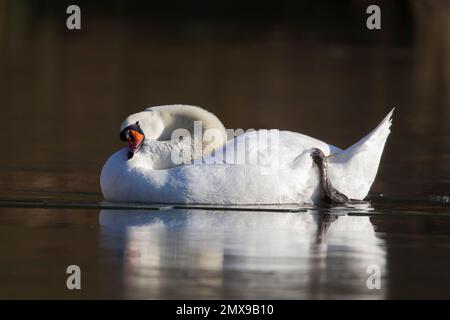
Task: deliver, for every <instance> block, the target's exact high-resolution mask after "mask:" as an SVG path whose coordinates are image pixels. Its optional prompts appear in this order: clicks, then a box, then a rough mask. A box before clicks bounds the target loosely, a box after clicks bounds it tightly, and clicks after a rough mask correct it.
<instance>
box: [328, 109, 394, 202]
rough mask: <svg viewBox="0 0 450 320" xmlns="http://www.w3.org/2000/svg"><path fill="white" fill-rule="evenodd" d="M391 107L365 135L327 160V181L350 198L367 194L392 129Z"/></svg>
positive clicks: (357, 197)
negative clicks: (328, 179) (328, 178)
mask: <svg viewBox="0 0 450 320" xmlns="http://www.w3.org/2000/svg"><path fill="white" fill-rule="evenodd" d="M394 109H395V108H393V109H392V110H391V111H390V112H389V113H388V114H387V116H386V117H385V118H384V119H383V121H381V122H380V124H379V125H378V126H377V127H376V128H375V129H374V130H373V131H372V132H370V133H369V134H368V135H366V136H365V137H364V138H362V139H361V140H359V141H358V142H357V143H355V144H353V145H352V146H350V147H349V148H347V149H345V150H342V151H341V152H339V153H336V154H334V155H333V156H331V157H330V158H329V160H328V162H329V168H330V169H329V175H330V180H331V182H332V183H333V185H334V187H336V189H338V190H339V191H341V192H343V193H344V194H345V195H347V196H348V197H349V198H353V199H358V200H362V199H364V198H365V197H366V196H367V194H368V193H369V190H370V187H371V186H372V183H373V181H374V180H375V176H376V174H377V171H378V166H379V164H380V159H381V155H382V154H383V150H384V145H385V143H386V140H387V137H388V136H389V133H390V132H391V130H390V127H391V124H392V114H393V112H394Z"/></svg>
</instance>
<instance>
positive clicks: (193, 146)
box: [100, 105, 393, 204]
mask: <svg viewBox="0 0 450 320" xmlns="http://www.w3.org/2000/svg"><path fill="white" fill-rule="evenodd" d="M392 113H393V110H392V111H391V112H389V114H388V115H387V116H386V117H385V118H384V119H383V121H382V122H381V123H380V124H379V125H378V126H377V127H376V128H375V130H373V131H372V132H371V133H370V134H368V135H367V136H366V137H364V138H363V139H361V140H360V141H358V142H357V143H355V144H354V145H352V146H351V147H349V148H347V149H345V150H341V149H339V148H337V147H335V146H332V145H329V144H327V143H325V142H322V141H319V140H317V139H314V138H311V137H308V136H306V135H303V134H300V133H295V132H289V131H278V130H270V131H268V130H258V131H253V132H247V133H245V134H242V135H239V136H238V137H236V138H234V139H230V140H229V141H227V142H226V143H225V144H224V141H225V137H226V133H225V129H224V127H223V125H222V123H221V122H220V121H219V120H218V119H217V117H215V116H214V115H213V114H211V113H209V112H207V111H206V110H203V109H201V108H199V107H194V106H185V105H171V106H158V107H152V108H148V109H146V110H145V111H143V112H139V113H136V114H133V115H131V116H129V117H128V118H127V119H126V120H125V121H124V122H123V123H122V125H121V139H122V140H124V141H128V149H127V148H123V149H121V150H119V151H118V152H116V153H114V154H113V155H112V156H111V157H110V158H109V159H108V160H107V162H106V163H105V165H104V166H103V169H102V173H101V177H100V184H101V189H102V192H103V196H104V197H105V199H106V200H111V201H139V202H140V201H142V202H157V203H208V204H288V203H317V202H319V201H320V200H321V199H322V198H323V196H324V193H325V195H327V196H328V198H330V197H331V198H332V200H336V199H338V202H339V201H340V200H342V199H344V200H343V201H342V202H345V201H346V199H347V197H348V198H351V199H359V200H362V199H364V198H365V197H366V196H367V194H368V192H369V189H370V187H371V185H372V183H373V181H374V179H375V176H376V173H377V170H378V166H379V163H380V158H381V155H382V153H383V149H384V145H385V142H386V139H387V137H388V135H389V132H390V125H391V117H392ZM197 121H201V123H200V122H197ZM199 123H200V125H198V124H199ZM176 129H183V130H182V132H183V133H184V134H183V135H184V136H185V137H189V136H188V135H187V134H193V133H194V138H193V139H192V140H191V139H182V140H181V139H175V138H174V135H173V133H174V132H175V130H176ZM196 131H197V133H198V131H199V132H200V133H201V134H204V136H203V139H201V140H200V141H199V140H198V139H196V138H195V133H196ZM178 135H179V134H178V133H177V134H176V136H178ZM212 150H214V152H212V153H211V151H212ZM189 151H193V152H189ZM186 155H187V156H186ZM325 156H326V157H327V158H324V157H325ZM313 158H314V160H313ZM182 159H184V160H186V159H188V160H191V159H195V161H194V163H193V164H181V165H180V161H181V160H182ZM327 165H328V168H327ZM333 186H334V187H333ZM337 190H339V191H337ZM336 195H338V196H337V197H336Z"/></svg>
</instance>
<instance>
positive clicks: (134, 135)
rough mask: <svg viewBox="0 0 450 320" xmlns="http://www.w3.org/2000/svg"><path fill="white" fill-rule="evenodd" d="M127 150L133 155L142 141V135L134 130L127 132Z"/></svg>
mask: <svg viewBox="0 0 450 320" xmlns="http://www.w3.org/2000/svg"><path fill="white" fill-rule="evenodd" d="M127 141H128V148H129V149H130V151H131V152H133V153H135V152H136V151H137V150H138V149H139V147H140V146H141V144H142V141H144V135H143V134H141V133H139V132H137V131H136V130H130V131H128V140H127Z"/></svg>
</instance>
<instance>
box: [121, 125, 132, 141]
mask: <svg viewBox="0 0 450 320" xmlns="http://www.w3.org/2000/svg"><path fill="white" fill-rule="evenodd" d="M129 137H130V135H129V130H128V129H127V128H125V129H123V130H122V131H121V132H120V140H122V141H128V138H129Z"/></svg>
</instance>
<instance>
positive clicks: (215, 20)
mask: <svg viewBox="0 0 450 320" xmlns="http://www.w3.org/2000/svg"><path fill="white" fill-rule="evenodd" d="M70 4H77V5H78V6H80V8H81V30H68V29H67V28H66V19H67V17H68V16H69V15H68V14H66V8H67V6H69V5H70ZM371 4H377V5H379V6H380V8H381V30H368V29H367V27H366V19H367V18H368V17H369V14H367V13H366V9H367V7H368V6H369V5H371ZM172 103H185V104H194V105H199V106H202V107H204V108H206V109H208V110H209V111H211V112H213V113H215V114H216V115H217V116H218V117H219V118H220V119H221V120H222V121H223V123H224V124H225V126H226V127H227V128H243V129H248V128H280V129H286V130H293V131H298V132H302V133H305V134H307V135H310V136H313V137H316V138H319V139H321V140H324V141H326V142H328V143H331V144H334V145H337V146H339V147H341V148H346V147H347V146H349V145H351V144H353V143H354V142H356V141H357V140H358V139H360V138H361V137H362V136H364V135H365V134H366V133H368V132H369V131H371V130H372V129H373V128H374V127H375V126H376V125H377V124H378V123H379V121H381V119H382V118H383V117H384V116H385V115H386V113H387V112H388V111H389V110H390V109H391V108H392V107H396V111H395V114H394V122H393V127H392V135H391V136H390V138H389V140H388V143H387V145H386V149H385V154H384V155H383V158H382V162H381V166H380V170H379V174H378V177H377V180H376V182H375V184H374V186H373V189H372V192H374V193H384V194H389V195H395V196H407V197H421V196H429V195H439V196H442V195H449V194H450V125H449V119H450V1H445V0H441V1H440V0H434V1H425V0H423V1H422V0H415V1H414V0H411V1H375V2H374V1H364V0H360V1H356V0H354V1H312V0H306V1H299V0H284V1H275V0H258V1H256V0H247V1H235V0H215V1H207V0H196V1H184V0H183V1H181V0H173V1H170V2H163V1H76V2H72V1H44V0H40V1H31V0H14V1H7V0H0V110H1V123H2V129H1V130H0V148H1V150H2V153H1V154H2V156H1V157H0V198H2V199H61V200H95V201H97V200H101V199H102V196H101V192H100V187H99V175H100V170H101V167H102V165H103V163H104V162H105V161H106V159H107V157H108V156H109V155H110V154H112V153H113V152H114V151H115V150H117V149H118V148H120V147H122V146H123V145H122V144H121V142H120V141H119V139H118V134H119V125H120V122H121V121H122V120H123V119H124V118H125V117H126V116H127V115H129V114H131V113H134V112H137V111H141V110H142V109H144V108H145V107H149V106H153V105H161V104H172Z"/></svg>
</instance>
